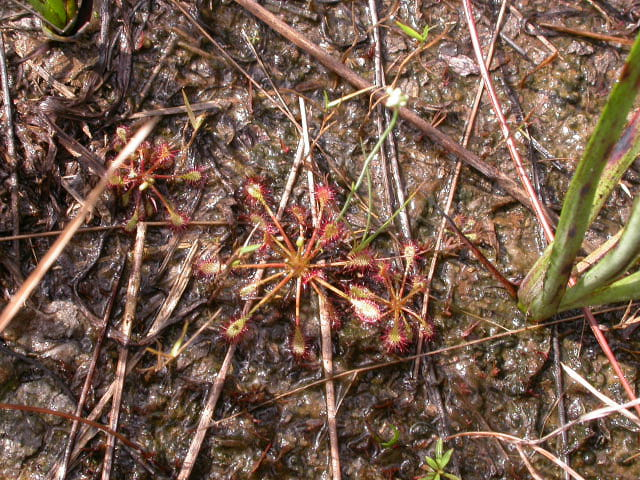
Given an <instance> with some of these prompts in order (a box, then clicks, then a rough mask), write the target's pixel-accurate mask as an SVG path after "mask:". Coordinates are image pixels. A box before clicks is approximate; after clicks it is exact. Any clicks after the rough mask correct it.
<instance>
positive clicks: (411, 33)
mask: <svg viewBox="0 0 640 480" xmlns="http://www.w3.org/2000/svg"><path fill="white" fill-rule="evenodd" d="M396 25H397V26H398V27H400V29H401V30H402V31H403V32H404V33H405V34H406V35H407V36H408V37H411V38H413V39H414V40H417V41H418V42H419V43H424V42H426V41H427V37H428V36H429V30H430V29H431V27H430V26H429V25H425V27H424V28H423V29H422V33H420V32H418V31H417V30H414V29H413V28H411V27H410V26H409V25H405V24H404V23H402V22H399V21H397V20H396Z"/></svg>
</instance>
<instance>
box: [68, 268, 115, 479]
mask: <svg viewBox="0 0 640 480" xmlns="http://www.w3.org/2000/svg"><path fill="white" fill-rule="evenodd" d="M125 264H126V262H124V261H123V262H122V265H121V267H120V270H119V271H118V274H117V276H116V278H115V280H114V282H113V287H112V288H111V295H110V296H109V300H108V302H107V307H106V308H105V311H104V314H103V315H102V325H101V326H100V333H99V334H98V338H97V339H96V344H95V346H94V347H93V355H92V356H91V363H90V364H89V370H87V375H86V377H85V379H84V384H83V385H82V392H81V393H80V398H79V399H78V405H77V406H76V410H75V415H76V417H80V416H81V415H82V412H83V410H84V406H85V402H86V399H87V396H88V394H89V390H90V389H91V383H92V382H93V374H94V372H95V370H96V366H97V364H98V357H99V356H100V352H101V349H102V343H103V342H104V339H105V338H106V336H107V330H108V328H109V320H110V319H111V312H112V310H113V305H114V304H115V301H116V297H117V295H118V290H119V288H120V280H121V279H122V272H123V270H124V266H125ZM79 428H80V422H79V421H78V420H74V421H73V423H72V424H71V430H70V431H69V437H68V438H67V446H66V447H65V451H64V454H63V456H62V461H61V463H60V466H59V467H58V469H57V472H58V473H57V476H56V479H57V480H64V479H65V478H66V476H67V469H68V465H69V462H70V460H71V454H72V452H73V447H74V444H75V441H76V436H77V435H78V430H79Z"/></svg>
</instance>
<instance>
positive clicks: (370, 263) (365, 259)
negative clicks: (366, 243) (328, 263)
mask: <svg viewBox="0 0 640 480" xmlns="http://www.w3.org/2000/svg"><path fill="white" fill-rule="evenodd" d="M375 261H376V258H375V255H374V253H373V251H372V250H371V249H369V248H366V249H364V250H361V251H359V252H350V253H349V254H348V255H347V260H346V267H347V268H349V269H352V270H356V271H360V272H364V271H367V270H371V269H372V268H373V267H374V265H375Z"/></svg>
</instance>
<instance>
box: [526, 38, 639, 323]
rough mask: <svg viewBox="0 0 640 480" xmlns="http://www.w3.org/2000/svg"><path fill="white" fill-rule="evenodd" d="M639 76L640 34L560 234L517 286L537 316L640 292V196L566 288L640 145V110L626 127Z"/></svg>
mask: <svg viewBox="0 0 640 480" xmlns="http://www.w3.org/2000/svg"><path fill="white" fill-rule="evenodd" d="M639 81H640V36H638V37H637V38H636V41H635V42H634V44H633V47H632V49H631V52H630V53H629V56H628V58H627V60H626V62H625V64H624V66H623V68H622V71H621V73H620V76H619V79H618V82H617V83H616V85H615V86H614V88H613V90H612V91H611V94H610V96H609V99H608V100H607V104H606V105H605V107H604V110H603V112H602V115H601V116H600V119H599V120H598V124H597V126H596V129H595V131H594V132H593V134H592V136H591V138H590V140H589V143H588V144H587V147H586V149H585V152H584V155H583V156H582V159H581V160H580V162H579V164H578V167H577V168H576V172H575V174H574V176H573V179H572V181H571V185H570V186H569V190H568V191H567V195H566V197H565V201H564V204H563V207H562V213H561V215H560V221H559V223H558V228H557V230H556V237H555V240H554V242H553V243H552V244H551V245H550V246H549V247H548V248H547V250H546V251H545V253H544V254H543V255H542V256H541V257H540V259H538V261H537V262H536V264H535V265H534V266H533V268H532V269H531V271H530V272H529V274H528V275H527V277H526V278H525V280H524V281H523V282H522V285H521V287H520V290H519V292H518V297H519V301H520V302H519V303H520V307H521V309H522V310H524V311H526V312H528V313H529V314H530V315H531V316H532V317H533V318H534V319H536V320H544V319H546V318H549V317H550V316H552V315H554V314H555V313H558V312H561V311H564V310H569V309H572V308H578V307H587V306H595V305H600V304H603V303H613V302H620V301H626V300H631V299H637V298H639V297H640V274H639V273H634V274H632V275H629V276H627V277H625V274H626V273H627V272H628V270H629V269H630V268H632V267H633V266H634V265H635V264H636V261H637V259H638V257H639V256H640V228H639V225H640V224H639V223H638V222H640V202H639V201H637V200H636V201H635V202H634V205H633V209H632V212H631V216H630V218H629V220H628V221H627V225H626V227H625V229H624V230H623V232H622V234H621V235H620V236H619V240H618V241H617V242H616V243H615V244H614V245H613V247H612V249H611V250H610V252H609V253H608V254H606V255H605V256H604V257H603V258H602V259H600V260H599V262H597V263H596V264H595V265H594V266H593V267H592V268H591V269H590V270H588V271H587V272H586V273H585V274H584V275H583V276H582V277H581V278H579V279H578V280H577V283H576V284H575V286H573V287H571V288H569V289H568V290H567V287H568V283H569V278H570V276H571V274H572V270H573V266H574V263H575V259H576V257H577V255H578V253H579V252H580V248H581V246H582V241H583V239H584V235H585V232H586V230H587V228H588V227H589V225H590V224H591V223H592V222H593V220H594V218H595V217H596V216H597V214H598V213H599V211H600V209H601V208H602V205H603V204H604V202H605V201H606V199H607V197H608V196H609V194H610V193H611V192H612V191H613V189H614V188H615V186H616V185H617V184H618V182H619V181H620V178H621V177H622V174H623V173H624V172H625V171H626V169H627V168H628V167H629V165H630V164H631V162H632V161H633V159H634V158H635V157H636V155H637V154H638V152H639V151H640V111H638V112H636V113H635V115H634V117H633V118H632V120H631V122H630V123H629V125H628V126H627V128H626V129H624V127H625V123H626V120H627V114H628V113H629V111H630V110H631V108H632V106H633V103H634V99H635V97H636V95H637V93H638V88H639V87H640V86H639V85H638V83H639Z"/></svg>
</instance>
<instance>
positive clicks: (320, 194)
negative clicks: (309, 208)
mask: <svg viewBox="0 0 640 480" xmlns="http://www.w3.org/2000/svg"><path fill="white" fill-rule="evenodd" d="M315 194H316V200H317V201H318V204H319V205H320V207H322V208H324V207H326V206H327V205H330V204H332V203H333V202H334V200H335V198H336V192H335V190H334V189H333V188H331V187H330V186H329V185H322V184H319V185H316V192H315Z"/></svg>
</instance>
